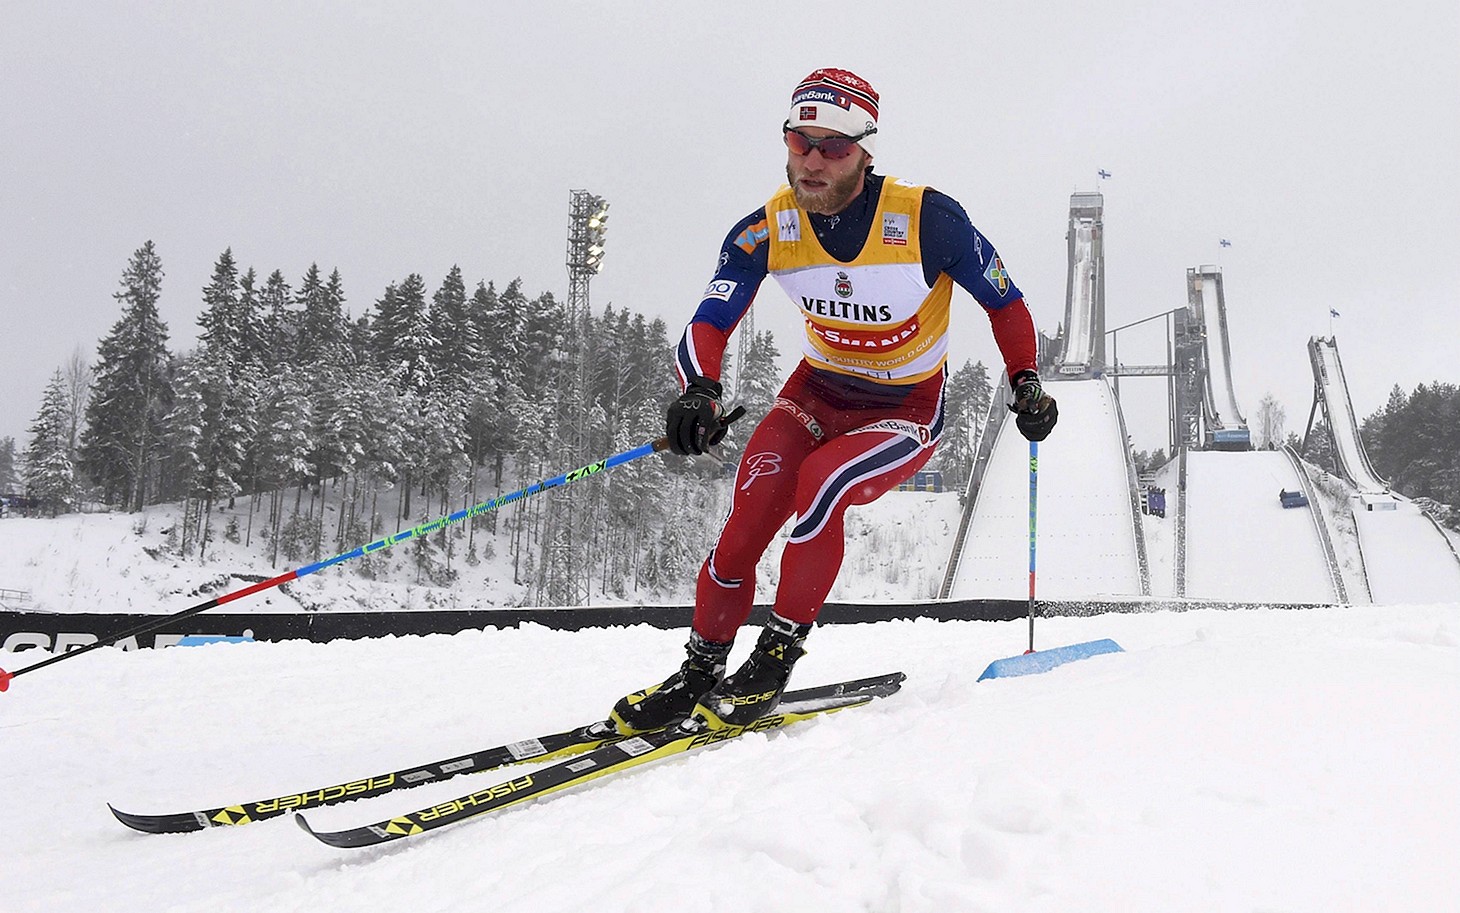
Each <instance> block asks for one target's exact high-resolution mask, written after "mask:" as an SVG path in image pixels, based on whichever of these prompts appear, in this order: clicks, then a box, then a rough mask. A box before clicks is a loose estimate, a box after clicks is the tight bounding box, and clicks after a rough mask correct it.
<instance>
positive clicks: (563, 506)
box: [538, 190, 608, 606]
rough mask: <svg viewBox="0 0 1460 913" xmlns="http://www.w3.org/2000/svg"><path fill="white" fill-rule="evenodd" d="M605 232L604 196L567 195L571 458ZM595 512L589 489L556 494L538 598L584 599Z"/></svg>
mask: <svg viewBox="0 0 1460 913" xmlns="http://www.w3.org/2000/svg"><path fill="white" fill-rule="evenodd" d="M607 231H608V201H607V200H605V199H604V198H603V197H600V196H598V195H596V194H592V193H589V192H588V191H586V190H573V191H570V192H569V195H568V314H567V316H568V320H569V324H570V325H569V328H568V334H569V339H570V340H571V345H572V347H573V353H574V355H575V356H576V357H577V360H578V371H577V373H576V375H575V376H574V379H573V389H572V396H571V397H570V398H569V402H570V403H571V405H567V404H565V406H566V408H571V409H572V410H573V441H572V447H573V450H574V452H575V453H574V455H575V457H579V458H583V459H586V458H587V452H588V451H589V450H590V449H591V447H590V441H589V433H588V415H589V412H590V410H591V409H592V408H593V402H592V396H591V391H590V386H591V384H592V379H593V363H592V362H593V340H592V338H591V336H590V334H589V327H590V326H591V318H592V312H591V310H590V307H589V303H588V283H589V281H590V280H592V278H593V277H594V276H596V275H598V270H599V269H600V267H601V266H602V264H603V240H604V236H605V235H606V234H607ZM597 515H598V499H597V498H596V497H594V494H593V493H592V492H581V491H573V490H572V489H569V490H567V491H565V492H563V493H562V497H561V498H560V499H558V503H557V508H556V510H555V511H554V512H553V514H552V515H551V516H550V517H549V519H548V524H547V526H548V528H547V534H546V540H547V541H546V546H545V549H546V555H545V558H546V560H545V561H544V562H543V566H542V568H541V570H540V574H541V576H540V578H539V587H540V589H539V597H538V598H539V600H540V601H544V602H546V603H547V604H549V605H557V606H575V605H584V604H586V603H587V601H588V598H589V593H590V589H589V579H590V576H591V575H590V572H589V565H590V564H591V562H590V560H589V554H588V551H589V549H588V543H589V542H590V540H591V539H592V532H593V527H594V523H595V522H596V517H597Z"/></svg>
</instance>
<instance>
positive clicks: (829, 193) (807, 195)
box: [786, 153, 867, 215]
mask: <svg viewBox="0 0 1460 913" xmlns="http://www.w3.org/2000/svg"><path fill="white" fill-rule="evenodd" d="M861 159H862V161H861V162H860V163H859V164H858V166H857V167H856V168H854V169H852V170H851V171H850V172H849V173H848V174H847V175H846V177H842V178H838V179H836V180H828V181H827V184H826V187H825V188H823V189H821V190H815V191H811V190H806V189H805V188H803V187H802V186H801V183H800V182H799V181H797V180H796V175H795V173H794V172H793V171H792V170H791V164H790V163H789V162H787V163H786V183H788V184H790V185H791V192H792V193H793V194H794V195H795V197H796V205H797V206H800V207H801V208H802V209H804V210H806V211H807V212H814V213H818V214H822V215H831V214H833V213H838V212H841V211H842V210H843V209H846V208H847V205H848V204H849V203H851V202H852V200H853V199H854V198H855V197H856V196H857V193H858V192H859V191H860V190H861V182H862V174H863V172H864V171H865V170H866V167H867V156H866V153H862V154H861Z"/></svg>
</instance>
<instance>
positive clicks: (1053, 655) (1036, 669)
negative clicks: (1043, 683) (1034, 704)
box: [978, 638, 1125, 681]
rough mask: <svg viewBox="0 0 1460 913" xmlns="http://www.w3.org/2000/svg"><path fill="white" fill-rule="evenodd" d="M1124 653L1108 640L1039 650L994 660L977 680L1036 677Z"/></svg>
mask: <svg viewBox="0 0 1460 913" xmlns="http://www.w3.org/2000/svg"><path fill="white" fill-rule="evenodd" d="M1124 652H1125V651H1124V650H1122V649H1121V648H1120V644H1118V643H1116V642H1115V641H1113V640H1110V639H1109V638H1106V639H1104V640H1092V641H1090V642H1089V643H1083V644H1071V645H1069V646H1068V647H1055V648H1054V649H1052V650H1039V651H1036V652H1034V653H1025V654H1024V655H1023V656H1011V657H1009V658H1008V659H996V660H994V661H993V662H991V663H989V667H988V668H987V669H985V670H983V675H980V676H979V677H978V680H979V681H983V680H984V679H986V678H1013V677H1014V676H1016V675H1038V674H1039V673H1041V672H1048V671H1049V670H1051V669H1053V668H1055V667H1056V666H1063V665H1064V664H1065V663H1072V662H1074V661H1075V660H1077V659H1089V658H1090V657H1092V656H1099V655H1100V654H1102V653H1124Z"/></svg>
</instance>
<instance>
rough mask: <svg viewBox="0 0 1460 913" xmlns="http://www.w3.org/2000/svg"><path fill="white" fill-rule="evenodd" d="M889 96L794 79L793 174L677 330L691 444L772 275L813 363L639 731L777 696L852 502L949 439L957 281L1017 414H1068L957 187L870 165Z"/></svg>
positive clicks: (704, 569)
mask: <svg viewBox="0 0 1460 913" xmlns="http://www.w3.org/2000/svg"><path fill="white" fill-rule="evenodd" d="M878 102H879V98H878V95H877V92H876V91H874V90H873V88H872V86H871V85H869V84H868V83H867V82H866V80H864V79H862V78H860V77H859V76H857V75H856V74H854V73H851V72H849V71H847V70H841V69H819V70H816V71H815V72H813V73H812V74H811V75H809V76H807V77H806V78H805V79H804V80H802V81H801V83H800V84H799V85H797V86H796V88H795V91H794V92H793V93H792V95H791V108H790V116H789V117H788V118H787V120H786V122H785V124H783V125H782V128H781V132H782V135H783V137H784V139H785V143H786V149H787V157H786V178H787V181H788V184H787V185H786V186H782V187H781V188H780V190H779V191H777V193H776V194H775V196H773V197H772V198H771V199H770V201H769V202H768V203H766V204H765V205H764V206H762V207H761V208H759V209H757V210H756V211H755V212H754V213H752V214H751V215H749V216H747V217H746V218H744V219H742V220H741V221H740V222H739V223H738V224H736V226H735V227H734V228H732V229H731V230H730V233H729V234H728V235H727V236H726V238H725V242H724V245H723V246H722V247H721V250H720V260H719V268H718V269H717V270H716V272H715V275H714V278H713V279H711V281H710V284H709V286H708V288H706V290H705V294H704V297H703V299H702V300H701V302H700V305H699V309H698V310H697V311H696V312H695V315H694V317H693V319H692V320H691V321H690V323H689V326H688V327H687V328H686V329H685V331H684V335H683V337H682V338H681V339H680V342H679V347H678V352H677V358H676V368H677V371H678V374H679V379H680V384H681V389H682V390H683V393H682V395H681V396H680V397H679V398H678V399H677V400H675V401H674V403H672V404H671V405H670V406H669V409H668V415H667V430H668V437H669V442H670V446H671V448H672V449H673V450H674V452H676V453H680V454H701V453H704V452H705V450H706V448H708V447H711V446H713V445H714V444H715V443H717V442H718V441H719V439H720V438H721V437H723V436H724V433H725V431H724V426H723V424H722V423H721V421H720V419H721V417H722V414H723V409H722V406H721V402H720V400H721V396H722V388H721V385H720V369H721V361H722V358H723V355H724V352H725V347H726V344H727V341H728V340H729V337H730V334H731V333H732V332H733V331H734V330H735V326H736V324H737V323H738V322H739V321H740V318H741V317H742V316H743V315H744V314H745V312H746V310H747V309H748V308H749V307H750V305H751V301H752V299H754V297H755V294H756V291H757V289H758V288H759V287H760V284H761V281H762V280H763V279H764V278H765V277H766V276H767V275H771V276H774V277H775V278H776V279H777V281H779V282H780V284H781V286H782V288H784V290H785V292H786V294H787V295H788V296H789V297H790V299H791V301H792V302H795V304H796V305H798V306H799V307H800V309H801V316H802V318H803V319H804V322H805V331H806V335H805V339H804V341H803V345H802V352H803V357H802V360H801V362H800V364H799V365H798V366H797V367H796V369H795V370H794V371H793V372H792V373H791V376H790V378H789V379H787V381H786V384H785V386H784V387H783V388H782V389H781V391H780V394H779V396H778V398H777V400H776V403H775V405H774V407H773V408H772V409H771V410H770V412H769V414H767V415H766V417H765V418H764V419H763V420H762V421H761V423H760V424H759V425H758V426H757V427H756V429H755V430H754V432H752V434H751V436H750V439H749V441H748V442H747V444H746V446H745V455H744V457H743V458H742V459H741V461H740V465H739V467H738V469H737V471H736V476H735V493H734V498H733V502H732V506H731V510H730V515H729V517H728V518H727V519H726V521H725V524H724V527H723V528H722V529H721V531H720V536H719V539H718V540H717V541H716V543H715V545H714V547H713V548H712V549H711V551H710V554H709V557H708V558H706V560H705V562H704V564H703V565H702V566H701V567H700V571H699V577H698V581H697V584H696V591H695V614H694V622H693V625H692V630H691V633H690V637H689V643H688V644H687V646H686V650H687V653H688V658H686V659H685V661H684V663H683V664H682V665H681V666H680V668H679V671H677V672H675V673H674V674H673V675H671V676H670V677H669V678H667V679H665V680H664V681H663V682H662V683H660V684H658V685H654V686H652V687H649V688H647V689H645V690H643V691H638V692H635V693H633V694H630V695H628V696H627V697H625V698H623V699H622V700H620V701H619V702H618V703H617V704H615V705H614V708H613V712H612V714H611V720H612V722H613V724H614V726H615V727H616V728H617V729H618V730H619V731H620V732H622V733H624V734H634V733H639V732H645V731H648V730H651V729H657V728H659V727H662V726H667V725H670V724H671V723H673V722H675V721H676V720H679V719H682V718H685V717H688V716H693V717H694V718H695V719H697V720H698V721H700V724H702V725H705V726H709V727H716V728H718V727H723V726H740V725H745V724H747V723H750V722H753V721H755V720H757V719H759V718H761V717H762V716H764V715H766V714H768V713H770V712H771V711H772V710H773V709H774V708H775V706H776V704H777V703H778V702H779V700H780V696H781V693H782V692H783V691H784V690H785V687H786V683H787V681H788V680H789V678H790V676H791V669H792V667H793V666H794V665H795V663H796V660H797V659H799V658H800V657H801V655H802V654H803V653H804V652H805V650H804V648H803V646H802V642H803V641H804V640H805V638H806V635H807V634H808V633H809V632H810V630H811V625H812V623H813V622H814V621H815V620H816V615H817V612H818V611H820V609H821V605H822V603H823V601H824V600H825V598H826V595H827V593H828V592H830V590H831V586H832V583H833V581H834V580H835V579H836V575H837V572H838V570H839V569H840V567H841V562H842V552H843V533H842V519H843V514H844V512H845V511H846V509H847V508H848V507H850V506H852V505H854V504H867V503H870V502H872V501H874V500H876V499H877V498H878V497H880V496H881V495H882V494H883V493H884V492H887V491H889V490H890V489H892V488H894V487H896V485H897V484H898V483H899V482H901V481H903V480H904V479H907V478H908V477H910V476H912V474H913V473H914V472H916V471H917V470H918V469H920V468H922V466H923V464H925V463H926V462H927V461H928V458H929V457H931V456H932V454H933V448H934V447H935V446H936V445H937V443H938V438H939V435H940V433H941V432H942V429H943V383H944V378H945V377H946V375H947V368H946V363H947V347H948V324H949V316H950V314H949V311H950V307H949V302H950V298H951V295H952V290H953V283H955V282H956V283H958V285H959V286H961V287H962V288H963V289H965V290H966V291H967V292H968V293H969V294H971V295H972V296H973V298H974V299H975V300H977V301H978V302H979V303H980V304H981V305H982V306H983V308H984V310H985V311H986V312H987V314H988V317H989V321H990V323H991V324H992V328H993V335H994V339H995V341H996V342H997V344H998V347H999V351H1000V353H1001V354H1002V355H1003V358H1004V363H1005V368H1006V370H1007V373H1008V377H1009V382H1010V387H1011V389H1012V390H1013V394H1014V402H1013V404H1012V405H1011V406H1010V408H1011V409H1013V410H1014V411H1015V412H1016V413H1017V414H1016V417H1015V421H1016V424H1017V426H1018V428H1019V430H1020V432H1021V433H1022V434H1023V435H1024V436H1025V437H1026V438H1029V439H1030V440H1043V439H1044V437H1045V436H1046V435H1048V434H1049V432H1050V430H1051V429H1052V428H1053V427H1054V425H1055V422H1056V420H1057V417H1058V410H1057V409H1056V407H1055V401H1054V399H1053V398H1052V397H1051V396H1050V395H1049V394H1048V393H1045V392H1044V390H1043V389H1042V387H1041V385H1040V382H1039V374H1038V372H1037V370H1036V363H1035V357H1036V341H1035V334H1034V324H1033V320H1032V319H1031V317H1030V314H1029V311H1028V309H1027V308H1026V307H1025V305H1024V299H1023V295H1022V293H1021V292H1020V291H1019V289H1018V287H1017V286H1016V285H1015V284H1014V282H1013V280H1012V279H1010V277H1009V273H1008V272H1007V271H1006V270H1005V268H1004V264H1003V261H1002V260H1001V259H1000V258H999V255H998V252H997V251H996V250H995V249H994V246H993V245H992V244H991V243H990V242H989V241H988V239H987V238H985V237H983V236H982V235H981V234H980V233H979V232H978V230H977V229H975V228H974V227H973V225H972V224H971V223H970V221H969V218H968V216H967V214H965V213H964V211H963V208H962V207H961V206H960V205H959V204H958V203H957V202H955V201H954V200H953V199H951V198H950V197H948V196H946V195H944V194H942V193H939V192H938V191H936V190H933V189H932V188H928V187H922V186H918V185H914V184H910V183H907V182H905V181H902V180H898V179H896V178H893V177H888V176H885V175H881V174H875V173H873V171H872V164H871V163H872V161H873V155H874V149H875V146H874V142H875V139H876V136H877V112H878ZM793 514H794V516H795V517H796V522H795V525H794V527H793V529H792V531H791V536H790V541H789V543H788V544H787V545H786V548H785V551H784V553H783V555H782V557H781V580H780V585H779V586H778V588H777V591H776V597H775V605H774V609H773V613H772V615H771V618H770V621H769V622H768V623H767V624H766V626H765V628H764V630H763V631H762V632H761V634H760V638H759V639H758V640H757V642H756V645H755V648H754V650H753V651H752V652H751V654H750V657H749V658H748V659H747V660H746V661H745V664H744V665H742V666H741V667H740V669H739V670H738V671H737V672H735V673H734V674H732V675H730V676H728V677H726V676H725V669H726V660H727V658H728V656H729V653H730V647H731V645H732V643H733V642H734V639H735V634H736V631H737V630H738V629H739V628H740V626H741V625H742V624H744V623H745V620H746V619H747V618H748V617H749V616H750V611H751V605H752V602H753V600H754V597H755V567H756V564H757V562H758V561H759V560H760V557H761V555H762V554H763V553H764V552H765V550H766V548H767V547H768V546H769V545H770V542H771V539H772V538H773V537H774V536H775V534H776V531H777V530H779V529H780V528H781V527H782V525H783V524H784V523H785V521H786V520H787V519H788V518H790V517H791V516H792V515H793Z"/></svg>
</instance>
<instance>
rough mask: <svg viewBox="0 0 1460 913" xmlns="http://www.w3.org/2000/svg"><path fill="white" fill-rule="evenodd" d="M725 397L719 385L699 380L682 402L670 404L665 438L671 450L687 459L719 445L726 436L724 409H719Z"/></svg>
mask: <svg viewBox="0 0 1460 913" xmlns="http://www.w3.org/2000/svg"><path fill="white" fill-rule="evenodd" d="M723 393H724V389H723V388H722V387H721V386H720V384H719V383H717V382H715V381H713V380H710V379H709V378H708V377H696V378H694V380H692V381H691V382H690V385H689V386H688V387H686V388H685V390H684V392H683V393H681V394H680V395H679V399H677V400H675V401H674V402H672V403H670V404H669V414H668V415H667V416H666V422H665V436H666V437H668V438H669V449H670V450H673V451H674V452H675V453H679V454H684V455H686V456H688V455H689V454H692V453H694V454H699V453H704V452H705V451H706V450H707V449H708V448H710V447H713V446H715V445H716V444H718V443H720V439H721V438H723V437H724V436H725V423H724V422H722V421H721V416H722V415H723V414H724V412H725V409H724V407H722V406H721V405H720V397H721V395H722V394H723Z"/></svg>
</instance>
